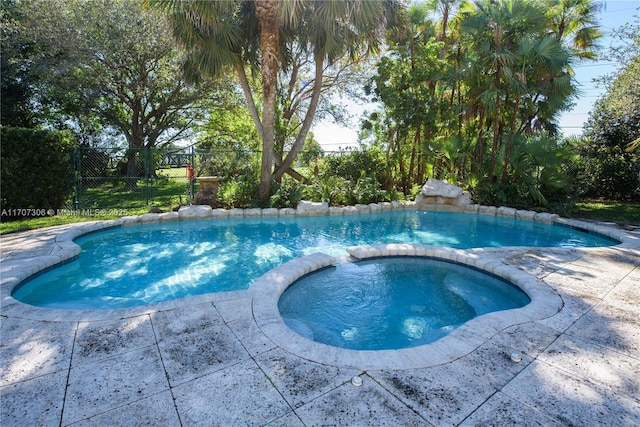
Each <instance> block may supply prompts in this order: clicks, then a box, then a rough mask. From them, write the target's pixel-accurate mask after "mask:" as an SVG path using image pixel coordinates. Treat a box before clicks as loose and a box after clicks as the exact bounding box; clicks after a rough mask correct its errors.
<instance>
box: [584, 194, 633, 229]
mask: <svg viewBox="0 0 640 427" xmlns="http://www.w3.org/2000/svg"><path fill="white" fill-rule="evenodd" d="M576 208H577V210H576V212H575V214H574V215H573V216H574V217H575V218H584V219H591V220H597V221H605V222H615V223H618V224H624V225H640V203H639V202H609V201H602V200H582V201H580V202H577V203H576Z"/></svg>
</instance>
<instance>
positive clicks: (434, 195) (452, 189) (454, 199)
mask: <svg viewBox="0 0 640 427" xmlns="http://www.w3.org/2000/svg"><path fill="white" fill-rule="evenodd" d="M416 204H417V205H418V207H419V208H420V207H422V208H431V207H436V208H437V207H441V206H449V207H457V206H466V205H470V204H471V195H470V194H469V192H467V191H462V188H460V187H457V186H455V185H452V184H449V183H448V182H446V181H442V180H439V179H434V178H430V179H429V180H428V181H427V182H426V183H425V184H424V185H423V186H422V191H420V194H418V196H417V197H416Z"/></svg>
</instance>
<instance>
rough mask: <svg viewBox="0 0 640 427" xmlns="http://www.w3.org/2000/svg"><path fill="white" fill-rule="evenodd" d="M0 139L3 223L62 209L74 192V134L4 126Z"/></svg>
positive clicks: (0, 196) (0, 204)
mask: <svg viewBox="0 0 640 427" xmlns="http://www.w3.org/2000/svg"><path fill="white" fill-rule="evenodd" d="M0 138H1V139H0V141H2V148H1V153H0V171H1V175H0V209H2V220H3V221H5V220H9V219H15V218H21V217H22V218H24V217H29V216H42V214H43V212H50V210H51V209H53V210H54V211H55V210H57V209H60V208H62V207H63V206H64V205H65V204H66V203H67V202H68V201H69V198H70V196H71V195H72V193H73V168H72V163H71V162H72V160H71V159H72V153H73V150H74V148H75V142H74V140H73V137H72V135H71V134H70V133H66V132H60V131H52V130H42V129H25V128H13V127H4V126H3V127H0Z"/></svg>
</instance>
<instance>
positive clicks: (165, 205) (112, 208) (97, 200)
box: [0, 168, 189, 234]
mask: <svg viewBox="0 0 640 427" xmlns="http://www.w3.org/2000/svg"><path fill="white" fill-rule="evenodd" d="M157 175H158V177H157V178H155V179H153V181H152V182H150V183H149V184H150V185H147V182H145V181H142V180H140V181H138V183H137V186H138V188H137V189H135V190H128V189H127V188H126V185H125V182H124V181H123V180H113V181H111V182H107V183H105V184H102V185H99V186H95V187H89V188H86V189H85V190H84V191H82V192H81V194H80V206H79V207H78V208H77V209H74V208H68V209H60V210H58V212H57V214H56V215H54V216H42V217H36V218H29V219H23V220H18V221H8V222H2V223H0V234H7V233H15V232H18V231H27V230H33V229H36V228H42V227H49V226H53V225H63V224H71V223H74V222H87V221H96V220H105V219H116V218H120V217H123V216H128V215H141V214H144V213H147V212H149V211H150V209H151V208H152V207H155V208H159V209H161V210H162V211H164V212H169V211H171V210H172V209H173V208H175V207H176V206H179V205H182V204H186V203H188V202H189V197H188V181H187V177H186V171H185V169H184V168H180V169H161V170H158V172H157Z"/></svg>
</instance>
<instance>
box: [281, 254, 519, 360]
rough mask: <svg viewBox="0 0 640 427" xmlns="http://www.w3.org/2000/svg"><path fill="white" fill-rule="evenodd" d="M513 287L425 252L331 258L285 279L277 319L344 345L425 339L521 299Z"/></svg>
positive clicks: (373, 346)
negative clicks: (423, 254)
mask: <svg viewBox="0 0 640 427" xmlns="http://www.w3.org/2000/svg"><path fill="white" fill-rule="evenodd" d="M530 301H531V300H530V299H529V297H528V296H527V295H526V294H525V293H524V292H522V291H521V290H520V289H519V288H517V287H515V286H513V285H511V284H510V283H507V282H505V281H503V280H501V279H498V278H496V277H494V276H490V275H488V274H485V273H481V272H479V271H477V270H474V269H471V268H468V267H464V266H462V265H458V264H453V263H449V262H445V261H439V260H434V259H428V258H412V257H390V258H380V259H375V260H368V261H362V262H357V263H344V264H338V265H337V266H334V267H329V268H325V269H322V270H319V271H316V272H314V273H311V274H309V275H307V276H304V277H303V278H301V279H299V280H298V281H296V282H295V283H293V284H292V285H291V286H289V287H288V288H287V289H286V290H285V291H284V293H283V294H282V296H281V297H280V301H279V302H278V309H279V310H280V314H281V315H282V318H283V320H284V322H285V323H286V324H287V326H289V328H291V329H292V330H294V331H296V332H297V333H298V334H300V335H302V336H304V337H305V338H308V339H311V340H313V341H317V342H320V343H323V344H329V345H332V346H336V347H342V348H348V349H352V350H388V349H399V348H406V347H414V346H418V345H423V344H428V343H431V342H433V341H436V340H437V339H439V338H442V337H443V336H445V335H447V334H449V333H450V332H451V331H453V330H454V329H456V328H457V327H459V326H460V325H462V324H463V323H465V322H467V321H469V320H471V319H473V318H474V317H477V316H480V315H482V314H486V313H491V312H493V311H499V310H509V309H514V308H520V307H524V306H525V305H527V304H528V303H529V302H530Z"/></svg>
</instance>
